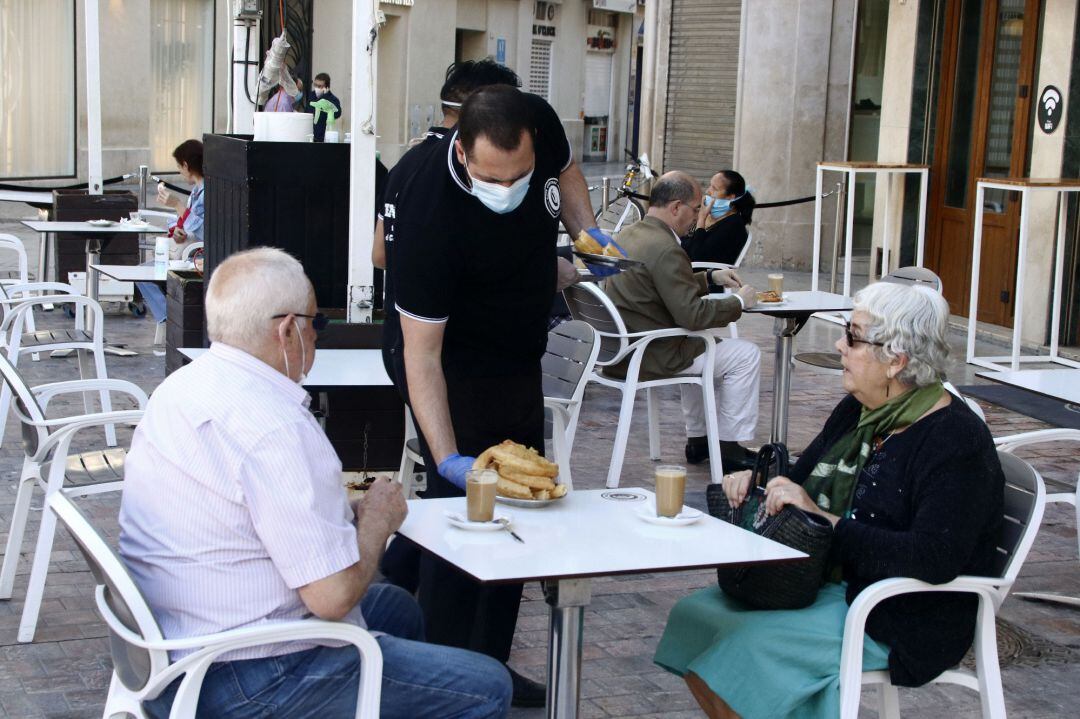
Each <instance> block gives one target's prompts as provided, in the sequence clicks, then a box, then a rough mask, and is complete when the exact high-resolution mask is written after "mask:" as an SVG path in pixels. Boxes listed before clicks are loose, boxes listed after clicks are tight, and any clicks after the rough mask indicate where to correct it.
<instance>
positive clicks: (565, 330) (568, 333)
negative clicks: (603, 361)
mask: <svg viewBox="0 0 1080 719" xmlns="http://www.w3.org/2000/svg"><path fill="white" fill-rule="evenodd" d="M599 352H600V346H599V343H598V342H597V341H596V332H595V330H593V328H592V327H591V326H590V325H589V324H588V323H587V322H582V321H581V320H573V321H571V322H563V323H562V324H560V325H558V326H557V327H555V329H553V330H551V331H550V332H548V341H547V350H546V351H545V352H544V358H543V359H542V360H540V366H541V371H542V372H543V383H544V396H545V397H554V398H557V399H564V400H568V401H572V402H577V401H580V400H581V394H582V393H583V392H584V391H585V382H586V381H588V378H589V374H590V372H591V370H592V367H593V365H594V364H595V363H596V356H597V354H599Z"/></svg>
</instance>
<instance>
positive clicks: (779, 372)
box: [772, 317, 797, 443]
mask: <svg viewBox="0 0 1080 719" xmlns="http://www.w3.org/2000/svg"><path fill="white" fill-rule="evenodd" d="M796 331H797V325H796V320H795V318H794V317H777V318H776V319H775V320H774V321H773V332H774V333H775V335H776V371H775V376H774V377H773V425H772V441H773V442H783V443H787V433H788V402H789V398H790V395H791V348H792V345H793V344H794V338H795V332H796Z"/></svg>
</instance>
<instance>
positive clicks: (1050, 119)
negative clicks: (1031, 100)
mask: <svg viewBox="0 0 1080 719" xmlns="http://www.w3.org/2000/svg"><path fill="white" fill-rule="evenodd" d="M1063 114H1064V108H1063V107H1062V97H1061V90H1058V89H1057V88H1056V87H1054V86H1053V85H1047V86H1046V87H1045V88H1044V89H1043V91H1042V94H1040V95H1039V111H1038V115H1039V129H1041V130H1042V131H1043V132H1045V133H1046V134H1047V135H1049V134H1050V133H1052V132H1053V131H1054V130H1056V129H1057V126H1058V125H1059V124H1061V116H1062V115H1063Z"/></svg>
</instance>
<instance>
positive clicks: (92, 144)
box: [83, 0, 102, 280]
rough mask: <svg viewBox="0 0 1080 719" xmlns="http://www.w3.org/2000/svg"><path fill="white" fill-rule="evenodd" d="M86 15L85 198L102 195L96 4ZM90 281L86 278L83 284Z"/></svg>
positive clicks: (94, 0) (91, 1)
mask: <svg viewBox="0 0 1080 719" xmlns="http://www.w3.org/2000/svg"><path fill="white" fill-rule="evenodd" d="M83 9H84V10H85V14H86V166H87V178H86V179H87V185H88V186H89V190H88V194H91V195H100V194H101V192H102V170H101V31H100V29H101V26H100V22H99V13H98V0H85V4H84V6H83ZM89 279H90V278H89V277H88V278H87V280H89Z"/></svg>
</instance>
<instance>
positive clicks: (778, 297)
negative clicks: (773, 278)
mask: <svg viewBox="0 0 1080 719" xmlns="http://www.w3.org/2000/svg"><path fill="white" fill-rule="evenodd" d="M785 300H787V297H785V296H784V295H782V294H780V293H779V292H776V291H775V290H765V291H764V292H758V293H757V301H758V304H761V305H771V306H776V305H782V304H784V301H785Z"/></svg>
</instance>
